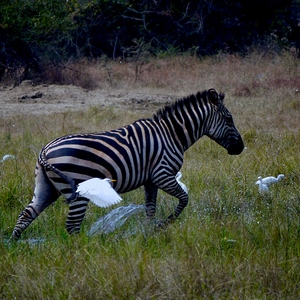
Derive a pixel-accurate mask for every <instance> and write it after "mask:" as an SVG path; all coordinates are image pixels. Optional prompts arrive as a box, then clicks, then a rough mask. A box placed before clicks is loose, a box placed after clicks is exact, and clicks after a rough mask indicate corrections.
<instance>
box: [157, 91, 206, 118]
mask: <svg viewBox="0 0 300 300" xmlns="http://www.w3.org/2000/svg"><path fill="white" fill-rule="evenodd" d="M206 94H207V91H204V92H198V93H197V94H196V95H189V96H187V97H184V98H181V99H179V100H177V101H175V102H174V103H172V104H170V105H166V106H165V107H163V108H161V109H159V110H158V111H157V112H156V113H155V114H154V115H153V117H152V119H153V120H154V121H160V120H162V119H165V118H169V117H170V116H172V115H174V113H176V112H177V111H179V110H181V109H182V108H183V107H188V106H192V105H194V104H195V103H196V102H198V101H203V100H204V99H206Z"/></svg>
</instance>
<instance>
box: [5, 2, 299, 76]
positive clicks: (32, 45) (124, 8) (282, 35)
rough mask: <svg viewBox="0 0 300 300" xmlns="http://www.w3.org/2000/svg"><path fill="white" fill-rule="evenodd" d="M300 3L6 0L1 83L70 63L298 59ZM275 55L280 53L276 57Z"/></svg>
mask: <svg viewBox="0 0 300 300" xmlns="http://www.w3.org/2000/svg"><path fill="white" fill-rule="evenodd" d="M299 5H300V2H299V0H287V1H281V0H265V1H258V0H255V1H247V0H241V1H236V0H213V1H203V0H201V1H199V0H198V1H160V0H159V1H149V0H144V1H127V0H119V1H115V0H69V1H59V0H49V1H42V0H37V1H31V0H12V1H10V0H2V1H1V12H0V76H4V75H7V73H13V72H16V70H18V71H19V73H20V74H17V76H19V77H20V79H21V80H22V79H23V78H26V77H28V76H29V74H28V72H29V71H30V70H31V71H33V72H34V73H35V75H36V74H41V73H42V72H43V70H44V69H45V68H47V66H49V64H50V65H53V64H55V65H56V66H57V64H58V63H62V62H65V61H67V60H69V59H71V58H82V57H87V58H95V57H100V56H106V57H110V58H113V59H117V58H121V59H126V58H130V57H135V58H140V57H143V58H145V57H147V56H149V55H165V54H170V53H171V54H173V53H178V52H186V51H189V52H190V53H192V54H197V55H202V56H203V55H210V54H215V53H217V52H219V51H225V52H236V51H238V52H241V53H245V52H246V51H247V49H249V47H250V46H253V45H256V46H257V45H266V46H267V47H273V48H274V47H275V48H276V49H280V48H282V47H288V48H293V49H294V50H295V51H299V47H300V27H299V13H300V9H299ZM273 50H274V49H273Z"/></svg>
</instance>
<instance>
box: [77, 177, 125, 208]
mask: <svg viewBox="0 0 300 300" xmlns="http://www.w3.org/2000/svg"><path fill="white" fill-rule="evenodd" d="M111 181H113V180H112V179H109V178H105V179H100V178H92V179H89V180H86V181H83V182H81V183H79V184H78V186H77V190H76V193H78V195H79V196H81V197H84V198H87V199H89V200H90V201H92V202H93V203H94V204H96V205H97V206H100V207H109V206H111V205H113V204H117V203H119V202H120V201H121V200H122V198H121V197H120V195H119V194H118V193H117V192H116V191H115V190H114V189H113V187H112V186H111V184H110V182H111Z"/></svg>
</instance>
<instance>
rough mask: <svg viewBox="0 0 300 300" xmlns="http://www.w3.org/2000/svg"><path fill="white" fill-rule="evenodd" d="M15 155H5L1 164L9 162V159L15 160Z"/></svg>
mask: <svg viewBox="0 0 300 300" xmlns="http://www.w3.org/2000/svg"><path fill="white" fill-rule="evenodd" d="M14 158H15V157H14V155H11V154H5V155H4V156H3V157H2V159H1V160H0V162H1V163H3V162H4V161H6V160H8V159H14Z"/></svg>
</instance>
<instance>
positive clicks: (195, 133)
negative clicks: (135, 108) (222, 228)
mask: <svg viewBox="0 0 300 300" xmlns="http://www.w3.org/2000/svg"><path fill="white" fill-rule="evenodd" d="M224 98H225V94H224V93H220V94H218V93H217V92H216V90H215V89H209V90H204V91H202V92H198V93H196V94H193V95H190V96H187V97H184V98H182V99H179V100H177V101H175V102H174V103H172V104H170V105H166V106H165V107H163V108H161V109H159V110H158V111H157V112H156V113H155V114H154V115H153V116H152V118H147V119H140V120H137V121H135V122H133V123H131V124H129V125H127V126H125V127H122V128H119V129H116V130H111V131H105V132H100V133H85V134H72V135H66V136H62V137H59V138H57V139H55V140H53V141H51V142H50V143H48V144H47V145H46V146H44V147H43V148H42V150H41V151H40V154H39V157H38V161H37V163H36V168H35V188H34V195H33V198H32V201H31V202H30V204H29V205H28V206H27V207H26V208H25V209H24V210H23V211H22V212H21V214H20V215H19V217H18V220H17V223H16V225H15V227H14V230H13V233H12V239H18V238H19V237H20V236H21V233H22V232H23V231H24V230H25V229H26V228H27V227H28V226H29V225H30V224H31V222H32V221H33V220H34V219H36V218H37V217H38V216H39V214H40V213H41V212H42V211H43V210H44V209H45V208H47V207H48V206H49V205H50V204H52V203H53V202H55V201H56V200H57V199H58V197H59V196H60V195H63V196H64V197H65V198H66V199H67V203H68V205H69V212H68V217H67V220H66V229H67V231H68V233H69V234H73V233H78V232H79V231H80V225H81V223H82V221H83V219H84V216H85V212H86V209H87V204H88V202H89V200H88V199H86V198H83V197H81V196H79V195H78V194H77V193H76V187H77V185H78V184H79V183H80V182H82V181H85V180H88V179H91V178H109V179H113V180H114V181H113V182H112V184H113V188H114V189H115V190H116V191H117V192H118V193H124V192H129V191H131V190H134V189H136V188H138V187H140V186H143V187H144V195H145V211H146V216H147V218H149V219H150V220H152V219H154V217H155V213H156V200H157V194H158V189H161V190H163V191H165V192H166V193H168V194H169V195H171V196H173V197H176V198H178V200H179V203H178V205H177V206H176V208H175V210H174V211H173V213H171V214H170V215H169V216H168V217H167V219H166V220H165V221H164V222H166V223H169V222H171V221H172V220H175V219H177V218H178V216H179V215H180V214H181V212H182V211H183V209H184V208H185V207H186V205H187V204H188V195H187V193H186V192H185V191H184V190H183V189H182V188H181V186H180V185H179V184H178V182H177V180H176V174H177V172H178V171H179V170H180V169H181V167H182V165H183V156H184V152H185V151H186V150H187V149H188V148H189V147H191V146H192V145H193V144H194V143H195V142H196V141H197V140H198V139H199V138H201V137H202V136H203V135H206V136H208V137H209V138H211V139H212V140H214V141H215V142H217V143H218V144H219V145H221V146H222V147H224V148H225V149H226V150H227V152H228V154H229V155H238V154H240V153H241V152H242V151H243V149H244V143H243V140H242V138H241V135H240V134H239V132H238V131H237V129H236V127H235V125H234V122H233V118H232V115H231V114H230V112H229V111H228V109H227V108H226V107H225V106H224V103H223V102H224Z"/></svg>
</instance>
